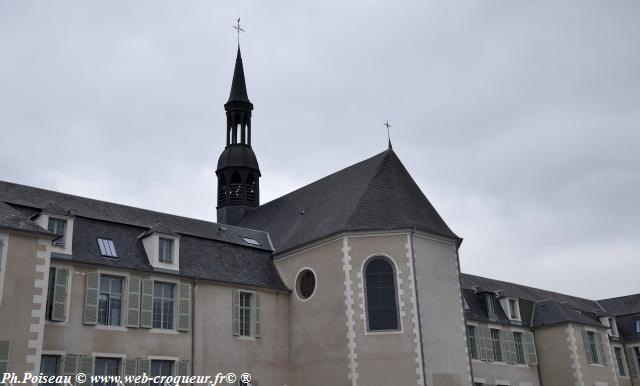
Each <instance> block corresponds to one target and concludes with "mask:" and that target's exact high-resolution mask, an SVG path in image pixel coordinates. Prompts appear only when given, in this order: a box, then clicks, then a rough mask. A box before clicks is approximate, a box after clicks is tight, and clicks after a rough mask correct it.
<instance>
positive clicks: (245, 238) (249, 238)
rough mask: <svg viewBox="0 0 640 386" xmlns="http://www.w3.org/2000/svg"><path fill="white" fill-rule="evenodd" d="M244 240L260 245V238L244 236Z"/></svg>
mask: <svg viewBox="0 0 640 386" xmlns="http://www.w3.org/2000/svg"><path fill="white" fill-rule="evenodd" d="M242 240H244V242H245V243H247V244H251V245H260V243H259V242H258V240H256V239H252V238H251V237H243V238H242Z"/></svg>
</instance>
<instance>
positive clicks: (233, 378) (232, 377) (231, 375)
mask: <svg viewBox="0 0 640 386" xmlns="http://www.w3.org/2000/svg"><path fill="white" fill-rule="evenodd" d="M236 379H237V378H236V375H235V374H234V373H229V374H227V381H228V382H229V383H235V382H236Z"/></svg>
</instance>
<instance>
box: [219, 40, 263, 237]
mask: <svg viewBox="0 0 640 386" xmlns="http://www.w3.org/2000/svg"><path fill="white" fill-rule="evenodd" d="M224 110H225V112H226V116H227V130H226V133H227V143H226V146H225V148H224V151H223V152H222V154H220V158H219V159H218V167H217V169H216V175H217V177H218V206H217V209H218V222H220V223H224V224H229V225H238V224H239V223H240V222H241V221H242V219H243V218H244V216H245V214H246V213H247V211H248V210H250V209H251V208H254V207H257V206H258V205H260V184H259V181H260V167H259V166H258V160H257V159H256V155H255V153H254V152H253V149H252V148H251V111H252V110H253V104H252V103H251V101H250V100H249V96H248V95H247V85H246V83H245V79H244V68H243V66H242V56H241V54H240V47H238V54H237V56H236V65H235V69H234V71H233V81H232V82H231V92H230V93H229V100H228V101H227V103H225V104H224Z"/></svg>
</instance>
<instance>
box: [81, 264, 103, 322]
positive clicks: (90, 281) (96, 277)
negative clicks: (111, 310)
mask: <svg viewBox="0 0 640 386" xmlns="http://www.w3.org/2000/svg"><path fill="white" fill-rule="evenodd" d="M99 288H100V274H99V273H98V272H87V280H86V286H85V288H84V323H85V324H96V323H97V322H98V291H99Z"/></svg>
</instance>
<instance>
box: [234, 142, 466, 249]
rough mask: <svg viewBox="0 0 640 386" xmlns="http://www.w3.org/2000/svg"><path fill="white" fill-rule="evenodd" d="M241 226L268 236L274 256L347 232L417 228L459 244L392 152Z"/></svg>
mask: <svg viewBox="0 0 640 386" xmlns="http://www.w3.org/2000/svg"><path fill="white" fill-rule="evenodd" d="M240 226H242V227H247V228H252V229H262V230H265V231H268V232H269V233H270V235H271V239H272V241H273V243H274V246H275V249H276V253H282V252H284V251H287V250H291V249H293V248H296V247H299V246H302V245H304V244H307V243H310V242H313V241H315V240H319V239H322V238H324V237H327V236H330V235H333V234H337V233H340V232H343V231H365V230H392V229H407V228H415V229H417V230H421V231H424V232H428V233H431V234H435V235H439V236H443V237H446V238H450V239H453V240H455V241H457V242H461V239H460V238H459V237H458V236H456V235H455V234H454V233H453V232H452V231H451V229H449V227H448V226H447V224H446V223H445V222H444V220H443V219H442V217H440V215H439V214H438V212H437V211H436V210H435V209H434V207H433V206H432V205H431V203H430V202H429V200H428V199H427V197H426V196H425V195H424V194H423V193H422V191H421V190H420V188H419V187H418V185H417V184H416V183H415V181H414V180H413V178H411V176H410V175H409V172H408V171H407V170H406V168H405V167H404V165H402V162H401V161H400V160H399V159H398V157H397V156H396V154H395V153H394V152H393V150H392V149H388V150H386V151H384V152H382V153H380V154H378V155H376V156H374V157H372V158H369V159H367V160H364V161H362V162H359V163H356V164H355V165H352V166H349V167H347V168H346V169H343V170H340V171H338V172H336V173H333V174H331V175H329V176H327V177H324V178H322V179H320V180H318V181H316V182H313V183H311V184H309V185H307V186H304V187H302V188H300V189H298V190H295V191H293V192H291V193H289V194H286V195H284V196H282V197H280V198H277V199H275V200H273V201H271V202H268V203H266V204H264V205H262V206H260V207H258V208H256V209H253V210H251V211H250V212H249V214H248V215H247V216H246V217H245V219H244V220H243V221H242V223H240Z"/></svg>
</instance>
